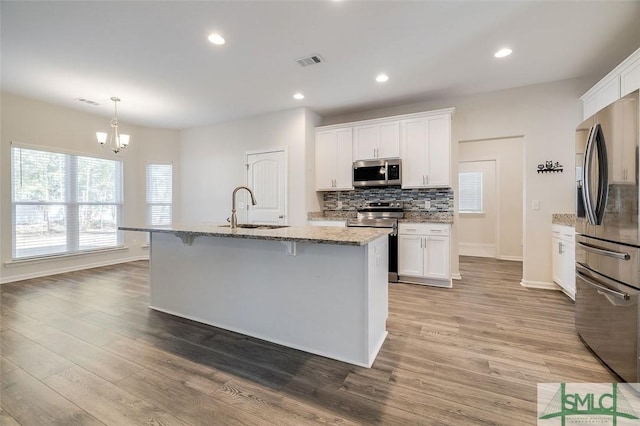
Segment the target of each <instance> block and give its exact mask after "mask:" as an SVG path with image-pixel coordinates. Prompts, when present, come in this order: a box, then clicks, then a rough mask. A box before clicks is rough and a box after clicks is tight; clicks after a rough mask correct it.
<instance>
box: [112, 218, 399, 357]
mask: <svg viewBox="0 0 640 426" xmlns="http://www.w3.org/2000/svg"><path fill="white" fill-rule="evenodd" d="M119 229H121V230H125V231H142V232H150V233H151V254H150V286H149V287H150V308H151V309H155V310H158V311H162V312H166V313H169V314H172V315H177V316H180V317H183V318H188V319H191V320H194V321H198V322H202V323H205V324H209V325H212V326H215V327H220V328H223V329H226V330H231V331H234V332H238V333H242V334H245V335H248V336H252V337H256V338H259V339H263V340H267V341H270V342H273V343H277V344H280V345H283V346H288V347H291V348H295V349H299V350H302V351H305V352H310V353H313V354H317V355H322V356H326V357H328V358H333V359H337V360H340V361H344V362H348V363H351V364H355V365H359V366H364V367H370V366H371V364H373V361H374V359H375V357H376V355H377V353H378V351H379V350H380V347H381V346H382V343H383V342H384V339H385V337H386V335H387V332H386V319H387V314H388V282H387V272H388V254H387V252H388V238H387V234H388V232H389V230H388V229H374V228H331V227H310V226H309V227H283V228H278V229H261V228H256V229H245V228H237V229H231V228H230V227H229V226H228V225H227V226H226V227H225V226H224V225H219V224H193V225H173V226H171V227H153V226H142V227H120V228H119Z"/></svg>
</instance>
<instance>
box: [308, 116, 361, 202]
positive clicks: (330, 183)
mask: <svg viewBox="0 0 640 426" xmlns="http://www.w3.org/2000/svg"><path fill="white" fill-rule="evenodd" d="M352 136H353V131H352V129H351V127H345V128H338V129H330V130H321V131H317V132H316V191H337V190H349V189H353V183H352V180H351V169H352V164H353V159H352V148H351V147H352Z"/></svg>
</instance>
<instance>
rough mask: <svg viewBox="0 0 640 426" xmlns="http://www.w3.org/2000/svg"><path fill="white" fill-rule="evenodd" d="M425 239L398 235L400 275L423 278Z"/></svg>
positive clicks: (420, 236)
mask: <svg viewBox="0 0 640 426" xmlns="http://www.w3.org/2000/svg"><path fill="white" fill-rule="evenodd" d="M423 239H424V237H423V236H422V235H402V234H400V235H398V274H399V275H408V276H414V277H421V276H422V274H423V258H424V254H423V253H424V249H423V248H422V245H423Z"/></svg>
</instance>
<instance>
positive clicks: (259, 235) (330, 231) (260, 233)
mask: <svg viewBox="0 0 640 426" xmlns="http://www.w3.org/2000/svg"><path fill="white" fill-rule="evenodd" d="M118 229H119V230H122V231H140V232H161V233H166V234H176V235H178V236H181V237H184V236H187V237H189V238H193V237H197V236H208V237H225V238H244V239H255V240H273V241H291V242H310V243H316V244H338V245H349V246H364V245H367V244H369V243H370V242H372V241H374V240H376V239H378V238H380V237H382V236H383V235H388V234H389V233H390V232H391V231H392V230H391V229H388V228H336V227H325V226H288V227H284V228H277V229H249V228H236V229H231V228H230V227H229V226H228V225H227V226H226V227H225V224H221V223H194V224H174V225H171V226H119V227H118Z"/></svg>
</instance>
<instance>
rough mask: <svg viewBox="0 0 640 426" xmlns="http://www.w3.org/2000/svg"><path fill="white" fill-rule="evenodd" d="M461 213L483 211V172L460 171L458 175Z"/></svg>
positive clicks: (459, 208) (459, 209)
mask: <svg viewBox="0 0 640 426" xmlns="http://www.w3.org/2000/svg"><path fill="white" fill-rule="evenodd" d="M458 187H459V194H460V198H459V203H460V205H459V207H458V211H459V212H460V213H482V172H465V173H460V174H459V177H458Z"/></svg>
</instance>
